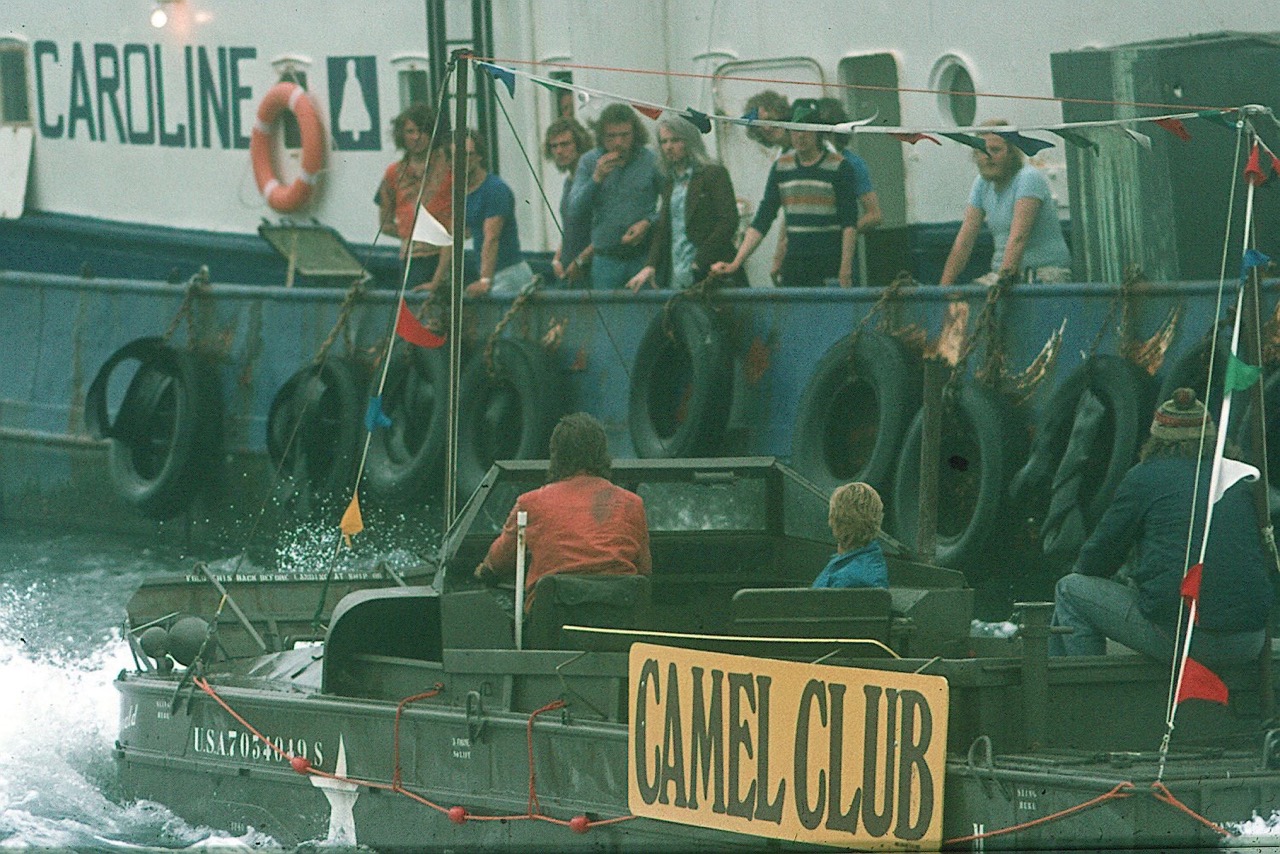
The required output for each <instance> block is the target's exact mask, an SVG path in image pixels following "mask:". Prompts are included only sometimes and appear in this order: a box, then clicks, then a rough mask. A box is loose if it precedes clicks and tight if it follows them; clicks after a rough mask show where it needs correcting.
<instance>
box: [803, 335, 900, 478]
mask: <svg viewBox="0 0 1280 854" xmlns="http://www.w3.org/2000/svg"><path fill="white" fill-rule="evenodd" d="M919 408H920V364H919V360H918V359H916V358H915V357H914V356H912V354H911V353H910V352H909V351H908V350H907V348H906V347H904V346H903V345H902V343H901V342H899V341H898V340H897V339H895V338H894V337H892V336H891V335H887V334H885V333H883V332H877V331H875V330H864V331H862V332H859V333H857V334H853V335H848V336H846V337H844V338H842V339H841V340H839V341H837V342H836V343H835V344H833V345H832V346H831V349H829V350H827V352H826V354H825V355H823V357H822V358H821V359H820V360H819V361H818V364H817V366H816V367H815V368H814V371H813V376H811V377H810V378H809V382H808V384H807V385H806V386H805V390H804V395H803V396H802V397H801V398H800V407H799V409H798V411H797V413H796V424H795V429H794V431H792V439H791V465H792V467H793V468H795V469H796V470H797V471H798V472H800V473H801V474H803V475H804V476H805V477H807V478H809V479H810V480H811V481H813V482H814V483H815V484H816V485H817V486H819V487H821V488H822V489H824V490H827V491H830V490H833V489H835V488H836V487H837V486H839V485H840V484H842V483H847V482H849V481H851V480H861V481H865V482H866V483H869V484H871V485H872V486H874V487H875V488H876V489H877V490H879V491H881V492H886V491H888V490H889V489H891V488H892V486H893V475H894V470H895V468H896V467H897V463H898V448H899V447H900V446H901V445H902V438H903V436H905V435H906V433H907V428H908V427H910V426H911V417H912V415H913V414H914V413H915V412H916V411H917V410H918V409H919Z"/></svg>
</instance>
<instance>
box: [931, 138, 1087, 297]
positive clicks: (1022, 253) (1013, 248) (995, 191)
mask: <svg viewBox="0 0 1280 854" xmlns="http://www.w3.org/2000/svg"><path fill="white" fill-rule="evenodd" d="M1004 125H1006V122H1004V121H1000V120H996V121H990V122H986V123H985V125H984V126H987V127H1001V126H1004ZM982 139H983V141H984V142H985V143H986V151H985V152H981V151H975V152H974V160H975V161H976V163H977V166H978V177H977V178H976V179H975V180H974V182H973V187H972V189H971V190H970V191H969V204H968V206H967V207H966V208H965V212H964V220H963V221H962V222H961V224H960V231H959V233H958V234H956V239H955V242H954V243H953V244H952V246H951V252H950V253H949V254H948V255H947V262H946V264H945V265H944V266H943V268H942V278H941V280H940V284H943V285H952V284H955V282H956V279H957V278H958V277H959V276H960V273H961V272H963V270H964V268H965V266H966V265H968V263H969V256H970V255H972V254H973V246H974V243H975V242H976V241H977V239H978V232H979V231H980V230H981V229H982V224H983V222H986V224H987V226H988V227H989V228H990V229H991V235H992V237H993V238H994V239H995V253H994V254H993V255H992V258H991V272H990V273H989V274H987V275H986V276H983V277H982V278H980V279H978V281H979V282H980V283H982V284H995V283H996V282H997V281H1007V282H1066V281H1069V280H1070V279H1071V252H1070V250H1069V249H1068V248H1067V241H1066V240H1065V238H1063V236H1062V224H1061V223H1059V222H1058V211H1057V206H1056V205H1055V204H1054V201H1053V196H1052V194H1051V193H1050V192H1049V182H1048V181H1046V180H1045V177H1044V175H1043V174H1042V173H1041V172H1040V170H1039V169H1036V168H1035V167H1034V166H1032V165H1031V164H1029V163H1026V162H1025V158H1024V156H1023V154H1022V152H1021V151H1020V150H1019V149H1017V148H1016V147H1014V146H1013V145H1011V144H1010V143H1009V141H1008V140H1007V139H1005V138H1004V137H1003V136H1001V135H1000V134H999V133H998V132H992V133H985V134H983V135H982Z"/></svg>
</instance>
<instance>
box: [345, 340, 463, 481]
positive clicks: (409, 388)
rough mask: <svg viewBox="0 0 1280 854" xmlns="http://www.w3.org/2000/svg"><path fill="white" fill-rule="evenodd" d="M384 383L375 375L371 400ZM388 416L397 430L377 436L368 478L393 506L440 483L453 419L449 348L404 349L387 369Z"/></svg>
mask: <svg viewBox="0 0 1280 854" xmlns="http://www.w3.org/2000/svg"><path fill="white" fill-rule="evenodd" d="M380 379H381V375H380V374H379V372H377V371H375V372H374V376H373V381H372V382H373V384H372V385H371V389H372V390H371V391H370V396H372V395H375V394H377V383H378V382H379V380H380ZM382 411H383V413H384V414H385V415H386V416H387V417H388V418H390V419H391V426H390V427H385V428H379V429H377V430H374V431H373V435H372V436H371V437H370V441H369V457H368V459H367V460H366V461H365V469H364V479H365V483H367V484H368V486H369V489H370V491H372V492H373V493H374V494H375V495H377V496H379V497H381V498H384V499H387V500H391V501H411V500H414V499H418V498H421V497H422V496H423V495H425V494H426V493H427V491H428V490H429V489H430V488H431V486H432V485H433V483H435V482H438V480H439V475H440V471H441V467H442V466H443V464H444V453H445V442H446V438H447V435H448V428H449V424H448V418H449V352H448V350H447V349H446V348H444V347H438V348H434V349H427V348H423V347H407V348H400V349H399V351H398V352H396V353H395V354H394V355H393V361H392V362H391V366H390V367H389V368H388V369H387V381H386V384H385V385H384V386H383V388H382Z"/></svg>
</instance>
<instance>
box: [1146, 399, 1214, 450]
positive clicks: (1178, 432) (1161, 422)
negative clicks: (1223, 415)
mask: <svg viewBox="0 0 1280 854" xmlns="http://www.w3.org/2000/svg"><path fill="white" fill-rule="evenodd" d="M1202 429H1203V430H1204V434H1205V436H1204V438H1205V441H1206V442H1214V441H1217V438H1218V428H1217V427H1216V426H1215V425H1214V423H1213V418H1211V417H1210V416H1209V413H1208V412H1207V411H1206V410H1205V408H1204V404H1203V403H1201V402H1200V401H1198V400H1196V393H1195V392H1194V391H1192V390H1191V389H1189V388H1179V389H1174V392H1173V397H1172V398H1171V399H1170V400H1166V401H1165V402H1164V403H1162V404H1160V407H1159V408H1158V409H1157V410H1156V416H1155V418H1153V419H1151V435H1152V436H1153V437H1155V438H1157V439H1163V440H1164V441H1166V442H1183V441H1186V440H1187V439H1199V438H1200V431H1201V430H1202Z"/></svg>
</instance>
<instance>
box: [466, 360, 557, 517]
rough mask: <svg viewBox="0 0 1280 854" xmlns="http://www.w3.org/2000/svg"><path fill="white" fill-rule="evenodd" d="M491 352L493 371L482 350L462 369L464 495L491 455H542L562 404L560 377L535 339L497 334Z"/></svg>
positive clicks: (524, 457) (480, 476)
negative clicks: (498, 336) (529, 339)
mask: <svg viewBox="0 0 1280 854" xmlns="http://www.w3.org/2000/svg"><path fill="white" fill-rule="evenodd" d="M492 355H493V366H492V372H491V371H490V366H489V365H488V364H486V359H485V355H484V353H483V352H481V353H477V354H476V355H475V356H474V357H472V359H471V361H470V363H469V364H468V365H467V367H466V369H465V370H464V371H463V373H462V389H461V391H460V400H459V409H460V418H459V423H458V475H457V477H458V490H459V495H460V497H461V498H463V499H464V500H465V498H466V497H467V496H469V495H470V494H471V493H472V492H473V491H474V490H475V488H476V487H477V486H478V485H479V484H480V481H481V480H482V479H483V478H484V476H485V474H487V473H488V471H489V467H490V466H492V465H493V462H494V460H536V459H544V458H546V457H547V455H548V451H549V448H550V441H551V431H552V430H553V429H555V426H556V422H557V421H559V420H560V416H561V415H563V414H564V412H565V408H566V404H567V398H568V395H567V394H566V383H565V380H564V378H563V377H562V376H561V375H560V372H559V371H558V370H557V368H556V365H555V363H554V362H553V360H552V358H551V356H550V354H548V353H547V351H546V350H544V349H543V348H542V347H541V346H539V345H538V344H536V343H533V342H530V341H525V340H524V339H521V338H499V339H498V340H497V341H495V342H494V345H493V354H492Z"/></svg>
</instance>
